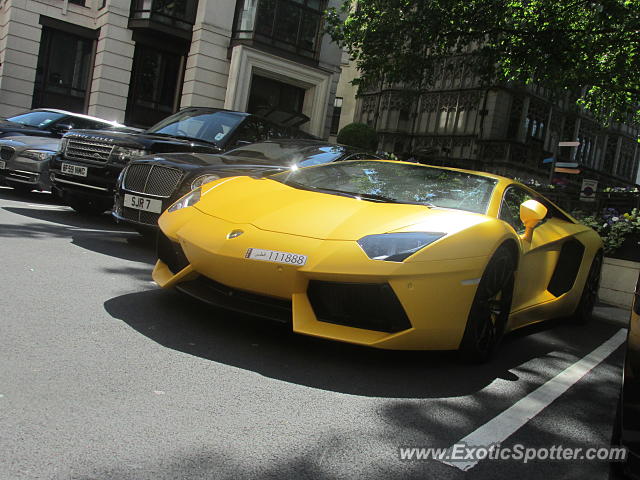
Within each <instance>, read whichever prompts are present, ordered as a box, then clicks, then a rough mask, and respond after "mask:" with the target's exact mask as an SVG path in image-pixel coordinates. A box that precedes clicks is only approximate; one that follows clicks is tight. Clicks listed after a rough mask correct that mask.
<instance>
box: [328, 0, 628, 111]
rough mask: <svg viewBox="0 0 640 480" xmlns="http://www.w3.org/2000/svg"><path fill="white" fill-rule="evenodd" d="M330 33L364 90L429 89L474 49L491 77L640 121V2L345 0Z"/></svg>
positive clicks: (333, 13) (331, 18) (478, 66)
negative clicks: (455, 59) (448, 64)
mask: <svg viewBox="0 0 640 480" xmlns="http://www.w3.org/2000/svg"><path fill="white" fill-rule="evenodd" d="M356 3H357V8H356ZM327 29H328V31H329V33H330V34H331V35H332V37H333V39H334V40H335V41H337V42H338V43H340V44H341V45H343V46H345V47H346V48H347V50H348V52H349V53H350V55H351V56H352V58H354V59H355V61H356V65H357V67H358V68H359V70H360V71H361V73H362V76H361V78H359V79H358V80H357V81H356V82H355V83H357V84H359V86H360V88H361V90H362V89H363V88H364V89H367V88H370V87H372V86H374V85H379V83H380V82H381V81H384V82H386V83H388V84H397V83H401V84H403V85H404V86H405V87H409V88H411V87H413V88H416V89H419V88H420V87H419V86H420V85H422V84H423V83H424V84H425V85H428V84H429V83H430V82H431V81H432V80H433V78H434V76H435V74H437V72H438V69H440V68H442V65H443V64H444V63H445V62H443V60H444V59H445V58H447V57H451V56H452V55H468V54H471V55H472V56H473V59H474V62H473V66H474V70H475V72H476V73H477V74H479V75H481V77H483V78H484V79H485V80H487V81H495V82H519V83H525V84H528V83H536V84H539V85H541V86H544V87H547V88H549V89H550V90H552V91H554V92H557V93H559V94H562V93H563V92H566V93H569V94H571V95H572V96H573V98H577V101H578V102H579V103H580V104H582V105H584V106H585V107H586V108H588V109H589V110H590V111H591V112H592V113H593V114H594V115H596V117H598V118H599V119H600V120H601V121H603V123H606V122H607V121H621V122H629V121H634V122H639V123H640V112H639V109H638V105H640V0H596V1H586V0H564V1H558V0H359V1H357V2H356V1H355V0H344V1H343V4H342V5H341V7H340V8H337V9H336V8H332V9H329V10H328V12H327Z"/></svg>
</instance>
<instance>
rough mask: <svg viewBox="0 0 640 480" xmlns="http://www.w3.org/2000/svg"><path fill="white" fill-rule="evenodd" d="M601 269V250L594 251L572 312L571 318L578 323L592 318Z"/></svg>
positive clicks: (583, 322)
mask: <svg viewBox="0 0 640 480" xmlns="http://www.w3.org/2000/svg"><path fill="white" fill-rule="evenodd" d="M601 270H602V252H598V253H596V255H595V257H593V262H591V267H590V268H589V273H588V275H587V280H586V281H585V283H584V288H583V289H582V295H581V296H580V302H579V303H578V306H577V307H576V310H575V312H574V313H573V316H572V319H573V321H574V322H576V323H579V324H585V323H587V322H589V321H590V320H591V319H592V318H593V307H595V305H596V301H597V300H598V290H599V288H600V272H601Z"/></svg>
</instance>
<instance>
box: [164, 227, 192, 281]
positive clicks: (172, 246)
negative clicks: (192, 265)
mask: <svg viewBox="0 0 640 480" xmlns="http://www.w3.org/2000/svg"><path fill="white" fill-rule="evenodd" d="M157 251H158V258H159V259H160V260H162V261H163V262H164V263H165V264H166V265H167V267H169V270H171V271H172V272H173V273H174V274H175V273H178V272H179V271H180V270H182V269H184V268H185V267H186V266H187V265H189V260H187V257H186V256H185V254H184V252H183V251H182V247H181V246H180V244H179V243H175V242H172V241H171V240H169V238H167V236H166V235H165V234H164V233H162V232H159V233H158V245H157Z"/></svg>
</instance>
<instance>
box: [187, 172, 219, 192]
mask: <svg viewBox="0 0 640 480" xmlns="http://www.w3.org/2000/svg"><path fill="white" fill-rule="evenodd" d="M219 178H220V175H216V174H215V173H209V174H207V175H200V176H199V177H196V179H195V180H194V181H193V182H191V189H192V190H193V189H195V188H200V187H201V186H202V185H204V184H205V183H209V182H213V181H214V180H218V179H219Z"/></svg>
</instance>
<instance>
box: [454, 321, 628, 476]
mask: <svg viewBox="0 0 640 480" xmlns="http://www.w3.org/2000/svg"><path fill="white" fill-rule="evenodd" d="M626 338H627V330H626V329H625V328H622V329H620V330H618V332H617V333H616V334H615V335H613V336H612V337H611V338H610V339H609V340H607V341H606V342H604V343H603V344H602V345H600V346H599V347H598V348H596V349H595V350H593V351H592V352H591V353H589V354H588V355H586V356H585V357H583V358H581V359H580V360H578V361H577V362H576V363H574V364H573V365H570V366H569V367H567V368H566V369H564V370H563V371H562V372H560V373H559V374H558V375H556V376H555V377H553V378H552V379H551V380H549V381H548V382H546V383H544V384H542V385H541V386H540V387H538V388H537V389H536V390H534V391H533V392H531V393H530V394H529V395H527V396H526V397H524V398H522V399H520V400H518V401H517V402H516V403H514V404H513V405H511V406H510V407H509V408H507V409H506V410H505V411H504V412H502V413H501V414H499V415H498V416H496V417H494V418H492V419H491V420H489V421H488V422H487V423H485V424H484V425H482V426H480V427H479V428H477V429H476V430H474V431H473V432H471V433H470V434H469V435H467V436H466V437H464V438H462V439H460V440H459V441H457V442H456V443H455V444H459V443H464V444H466V445H470V446H480V445H483V446H489V445H494V444H496V443H501V442H503V441H504V440H506V439H507V438H508V437H510V436H511V435H513V434H514V433H515V432H516V431H517V430H519V429H520V428H521V427H523V426H524V425H525V424H526V423H527V422H528V421H529V420H531V419H532V418H533V417H535V416H536V415H538V414H539V413H540V412H541V411H542V410H544V409H545V408H546V407H548V406H549V405H550V404H551V403H552V402H553V401H554V400H555V399H557V398H558V397H560V395H562V394H563V393H564V392H566V391H567V390H568V389H569V388H570V387H571V386H572V385H574V384H575V383H577V382H578V381H579V380H580V379H581V378H582V377H584V376H585V375H586V374H587V373H589V372H590V371H591V370H592V369H593V368H595V367H596V366H598V365H599V364H600V363H602V362H603V361H604V360H605V359H606V358H607V357H608V356H609V355H611V354H612V353H613V352H614V351H615V350H616V349H617V348H618V347H619V346H620V345H622V344H623V343H624V342H625V340H626ZM451 448H453V446H452V447H451ZM442 463H445V464H447V465H451V466H452V467H456V468H458V469H460V470H463V471H467V470H470V469H472V468H473V467H475V466H476V465H477V464H478V462H477V461H473V460H470V461H467V462H450V461H442Z"/></svg>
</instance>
